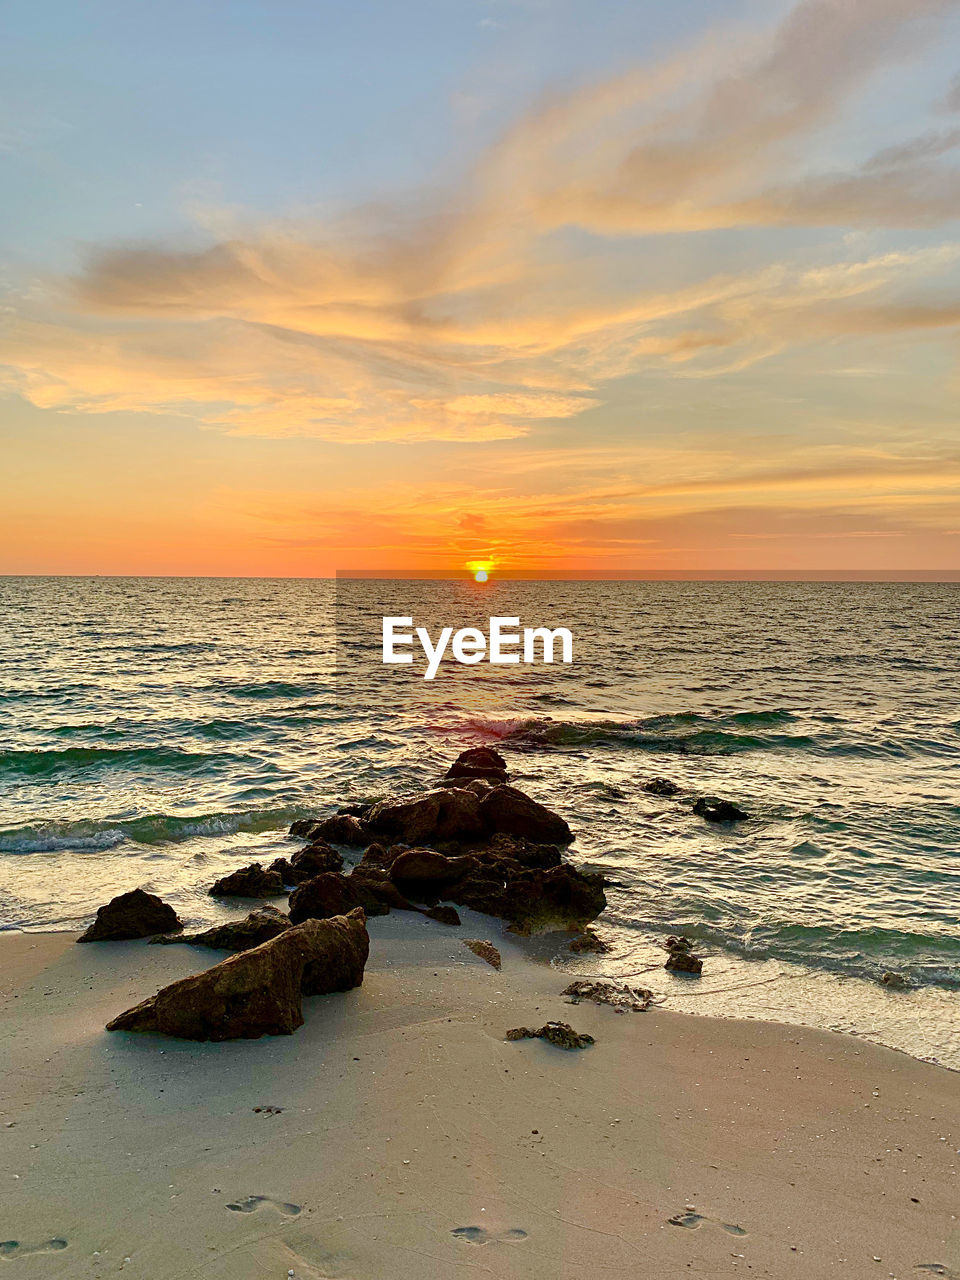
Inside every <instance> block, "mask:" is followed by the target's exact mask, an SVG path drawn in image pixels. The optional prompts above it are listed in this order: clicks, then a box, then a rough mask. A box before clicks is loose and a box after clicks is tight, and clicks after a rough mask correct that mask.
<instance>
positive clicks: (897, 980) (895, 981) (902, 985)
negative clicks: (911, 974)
mask: <svg viewBox="0 0 960 1280" xmlns="http://www.w3.org/2000/svg"><path fill="white" fill-rule="evenodd" d="M880 981H881V982H882V983H883V985H884V986H885V987H892V988H893V990H895V991H906V990H907V988H908V987H909V986H910V980H909V979H908V978H905V977H904V976H903V974H902V973H892V972H890V971H889V970H888V971H887V972H886V973H884V974H882V975H881V977H880Z"/></svg>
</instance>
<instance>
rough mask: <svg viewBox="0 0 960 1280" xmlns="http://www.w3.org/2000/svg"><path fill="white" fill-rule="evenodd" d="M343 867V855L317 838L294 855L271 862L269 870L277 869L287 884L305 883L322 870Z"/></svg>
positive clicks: (336, 869) (338, 869) (333, 869)
mask: <svg viewBox="0 0 960 1280" xmlns="http://www.w3.org/2000/svg"><path fill="white" fill-rule="evenodd" d="M342 869H343V855H342V854H340V853H337V851H336V849H334V848H333V846H332V845H329V844H327V842H326V841H325V840H317V841H315V842H314V843H313V844H308V845H307V846H306V847H305V848H303V849H298V850H297V852H296V853H295V854H294V855H293V857H291V858H289V859H287V858H277V859H276V861H275V862H271V863H270V867H269V870H270V871H276V872H277V873H278V875H279V876H280V878H281V879H282V880H283V883H284V884H285V885H288V884H290V885H298V884H303V882H304V880H310V879H311V878H312V877H313V876H318V875H320V873H321V872H322V871H340V870H342Z"/></svg>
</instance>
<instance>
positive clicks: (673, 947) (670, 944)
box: [664, 933, 693, 951]
mask: <svg viewBox="0 0 960 1280" xmlns="http://www.w3.org/2000/svg"><path fill="white" fill-rule="evenodd" d="M664 946H665V947H666V948H667V950H668V951H692V950H693V943H692V942H691V940H690V939H689V938H685V937H683V935H682V934H681V935H677V934H674V933H671V935H670V937H669V938H667V940H666V942H665V943H664Z"/></svg>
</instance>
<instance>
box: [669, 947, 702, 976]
mask: <svg viewBox="0 0 960 1280" xmlns="http://www.w3.org/2000/svg"><path fill="white" fill-rule="evenodd" d="M663 967H664V968H665V969H672V970H673V971H674V972H675V973H693V974H700V973H702V972H703V961H702V960H701V959H700V957H699V956H695V955H694V954H693V952H692V951H671V952H670V954H669V956H668V957H667V963H666V964H665V965H664V966H663Z"/></svg>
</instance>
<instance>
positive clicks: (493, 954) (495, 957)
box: [463, 938, 502, 969]
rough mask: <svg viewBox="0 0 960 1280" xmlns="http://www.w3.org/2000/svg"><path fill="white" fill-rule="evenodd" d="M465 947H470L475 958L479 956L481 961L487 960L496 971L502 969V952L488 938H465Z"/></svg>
mask: <svg viewBox="0 0 960 1280" xmlns="http://www.w3.org/2000/svg"><path fill="white" fill-rule="evenodd" d="M463 945H464V946H465V947H468V948H469V949H470V950H471V951H472V952H473V954H474V955H475V956H479V957H480V959H481V960H486V962H487V964H489V965H492V966H493V967H494V969H499V968H500V966H501V964H502V961H501V959H500V952H499V951H498V950H497V948H496V947H495V946H494V945H493V943H492V942H490V941H488V940H487V939H486V938H464V940H463Z"/></svg>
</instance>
